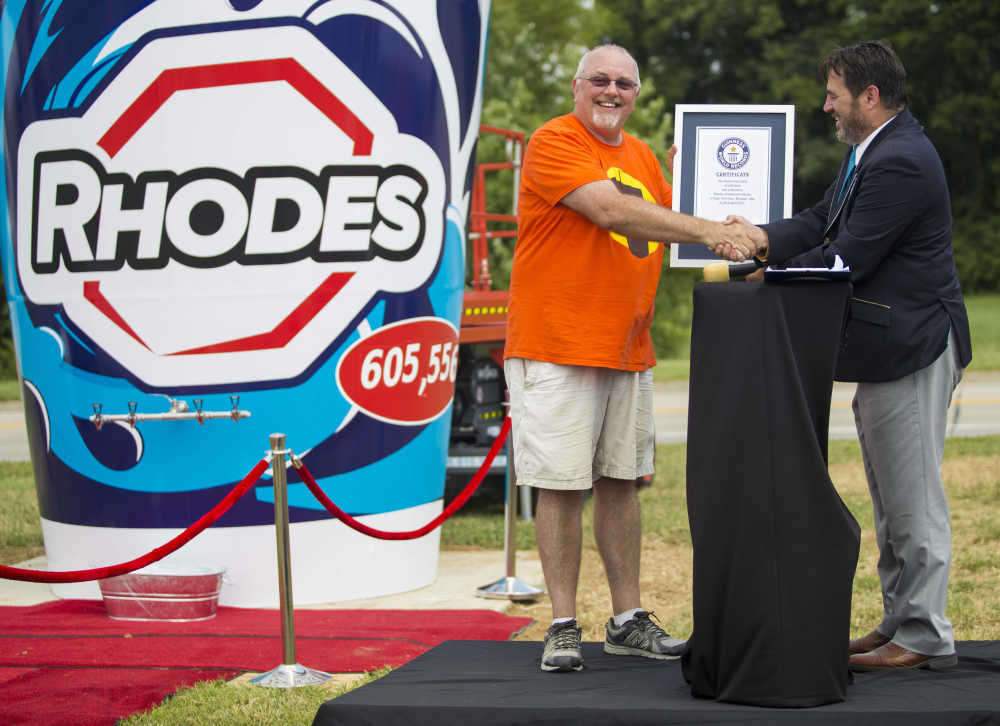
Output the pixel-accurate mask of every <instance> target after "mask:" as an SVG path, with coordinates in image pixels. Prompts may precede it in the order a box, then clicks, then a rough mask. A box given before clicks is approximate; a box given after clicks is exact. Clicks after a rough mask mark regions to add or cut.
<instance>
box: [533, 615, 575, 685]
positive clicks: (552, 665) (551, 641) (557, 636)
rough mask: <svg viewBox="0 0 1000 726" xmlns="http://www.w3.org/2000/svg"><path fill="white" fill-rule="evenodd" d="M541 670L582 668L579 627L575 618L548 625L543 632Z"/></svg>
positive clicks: (563, 670)
mask: <svg viewBox="0 0 1000 726" xmlns="http://www.w3.org/2000/svg"><path fill="white" fill-rule="evenodd" d="M542 670H543V671H549V672H553V671H557V672H559V673H566V672H568V671H579V670H583V654H582V653H580V628H579V627H578V626H577V624H576V620H570V621H568V622H565V623H556V624H554V625H552V626H550V627H549V629H548V632H546V633H545V650H543V651H542Z"/></svg>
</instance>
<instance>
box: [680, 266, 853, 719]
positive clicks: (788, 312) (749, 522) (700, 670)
mask: <svg viewBox="0 0 1000 726" xmlns="http://www.w3.org/2000/svg"><path fill="white" fill-rule="evenodd" d="M849 291H850V283H848V282H793V283H788V284H767V283H698V284H697V285H696V286H695V290H694V317H693V321H692V331H691V377H690V395H689V403H688V411H689V413H688V443H687V498H688V517H689V519H690V524H691V539H692V543H693V546H694V603H693V608H694V632H693V634H692V636H691V639H690V649H689V652H688V653H687V654H686V655H685V656H684V660H683V672H684V677H685V678H686V679H687V681H688V683H690V684H691V691H692V693H693V694H694V695H695V696H699V697H705V698H714V699H717V700H720V701H728V702H732V703H743V704H752V705H758V706H771V707H806V706H817V705H820V704H824V703H832V702H836V701H843V700H844V698H845V697H846V692H847V680H848V669H847V660H848V654H847V642H848V639H849V637H850V615H851V590H852V584H853V578H854V571H855V568H856V567H857V562H858V551H859V547H860V541H861V540H860V528H859V526H858V523H857V521H856V520H855V519H854V517H853V516H852V515H851V513H850V512H849V511H848V510H847V507H846V506H845V505H844V503H843V501H841V499H840V496H839V495H838V494H837V491H836V490H835V489H834V487H833V483H832V482H831V481H830V476H829V473H828V471H827V437H828V433H829V416H830V397H831V394H832V391H833V371H834V364H835V362H836V356H837V351H838V348H839V344H840V334H841V329H842V325H843V319H844V311H845V306H846V303H847V298H848V295H849Z"/></svg>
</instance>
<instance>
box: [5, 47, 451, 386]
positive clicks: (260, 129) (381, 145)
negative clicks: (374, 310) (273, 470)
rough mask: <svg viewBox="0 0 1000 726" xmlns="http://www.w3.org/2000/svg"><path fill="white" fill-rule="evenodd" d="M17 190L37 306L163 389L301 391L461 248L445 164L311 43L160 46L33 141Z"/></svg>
mask: <svg viewBox="0 0 1000 726" xmlns="http://www.w3.org/2000/svg"><path fill="white" fill-rule="evenodd" d="M17 190H18V193H17V226H18V228H17V262H18V273H19V275H20V280H21V283H22V286H23V289H24V293H25V296H26V297H27V298H28V299H29V300H30V301H31V302H33V303H36V304H40V305H60V304H61V305H62V306H63V307H64V310H65V313H66V315H67V316H68V317H69V318H70V320H71V321H72V322H73V323H74V324H75V325H76V326H78V327H79V329H80V330H82V331H83V332H84V333H85V334H86V335H87V336H89V337H90V338H91V339H92V340H94V341H95V342H96V343H97V344H98V345H100V346H101V347H102V348H104V349H105V350H106V351H108V352H109V353H110V354H111V355H113V356H114V357H115V358H116V359H117V360H118V361H119V362H121V363H122V364H123V365H124V366H125V367H126V368H128V369H129V370H130V371H131V372H132V373H133V375H135V376H137V377H138V378H139V379H141V380H143V381H145V382H146V383H147V384H149V385H151V386H178V387H179V386H198V385H217V384H239V383H246V382H253V381H267V380H279V379H287V378H291V377H294V376H296V375H298V374H299V373H301V372H302V371H303V370H304V369H305V368H307V367H308V366H309V365H310V364H311V363H312V362H313V361H314V360H315V359H316V357H317V356H318V355H319V354H320V353H321V352H322V351H323V350H325V349H326V348H327V347H328V346H329V344H330V342H331V341H332V340H333V339H334V338H335V337H337V336H338V335H339V334H340V333H341V332H343V331H344V330H345V328H346V327H347V326H348V325H349V324H350V322H351V321H352V320H353V319H354V318H355V317H356V316H357V314H358V313H359V312H360V311H361V310H362V309H363V308H364V307H365V305H366V304H367V303H368V301H369V300H371V298H372V296H373V295H375V294H377V293H379V292H380V291H385V292H390V293H402V292H407V291H410V290H414V289H416V288H418V287H420V286H422V285H423V284H424V283H426V281H427V280H428V278H429V277H430V275H431V274H432V272H433V270H434V267H435V264H436V262H437V259H438V256H439V253H440V250H441V244H442V239H443V228H442V227H443V212H444V206H445V189H444V172H443V170H442V168H441V164H440V161H439V160H438V158H437V156H436V155H435V154H434V152H433V151H432V150H431V149H430V147H429V146H427V144H425V143H424V142H423V141H421V140H420V139H417V138H415V137H412V136H408V135H405V134H401V133H400V132H399V131H398V129H397V127H396V123H395V120H394V119H393V117H392V115H391V114H390V113H389V112H388V111H387V110H386V108H385V107H384V105H383V104H382V103H381V102H380V101H379V100H378V98H376V97H375V96H374V95H373V94H372V93H371V92H370V91H369V90H368V89H367V87H365V86H364V84H363V83H361V81H360V80H358V78H357V77H356V76H355V75H354V74H353V73H352V72H351V71H350V70H349V69H348V68H347V67H346V66H344V65H343V64H342V63H341V62H340V61H339V60H338V59H337V58H336V57H335V56H334V55H333V54H332V53H331V52H330V51H329V49H327V48H326V47H324V46H323V45H322V44H321V43H319V42H318V41H317V40H316V39H315V38H314V37H313V36H312V35H311V34H310V33H308V32H307V31H305V30H303V29H301V28H296V27H284V28H261V29H254V30H239V31H226V32H219V33H208V34H203V35H195V36H185V37H180V38H163V39H158V40H155V41H153V42H152V43H150V44H149V45H147V46H145V47H144V48H143V49H142V50H141V51H140V52H139V53H138V54H136V56H135V57H134V59H133V60H132V61H131V62H130V63H129V65H128V66H127V67H126V68H124V69H123V70H122V71H121V73H120V74H119V75H118V76H117V77H116V78H115V79H114V80H113V81H112V82H111V83H110V84H109V85H108V87H107V88H106V90H105V91H104V92H103V93H102V94H101V96H100V97H99V98H98V99H96V100H95V101H94V103H93V104H92V105H91V107H90V108H89V109H88V110H87V111H86V112H85V114H84V115H83V116H82V117H80V118H65V119H52V120H44V121H39V122H36V123H34V124H32V125H31V126H29V127H28V128H27V129H26V130H25V132H24V134H23V135H22V137H21V140H20V144H19V154H18V183H17Z"/></svg>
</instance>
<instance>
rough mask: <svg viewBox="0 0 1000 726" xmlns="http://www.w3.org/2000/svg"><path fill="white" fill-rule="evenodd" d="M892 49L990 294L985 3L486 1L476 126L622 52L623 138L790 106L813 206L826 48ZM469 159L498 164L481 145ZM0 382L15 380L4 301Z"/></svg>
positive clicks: (674, 275) (536, 121)
mask: <svg viewBox="0 0 1000 726" xmlns="http://www.w3.org/2000/svg"><path fill="white" fill-rule="evenodd" d="M872 39H881V40H887V41H889V42H890V43H891V44H892V46H893V47H894V48H895V49H896V51H897V53H898V54H899V56H900V58H901V59H902V60H903V64H904V65H905V66H906V69H907V74H908V91H909V105H910V109H911V110H912V112H913V114H914V115H915V116H916V117H917V119H919V120H920V121H921V122H922V123H923V124H924V125H925V127H926V131H927V135H928V136H929V137H930V139H931V141H933V143H934V144H935V146H936V147H937V149H938V151H939V152H940V154H941V158H942V160H943V162H944V165H945V171H946V173H947V176H948V182H949V187H950V190H951V201H952V210H953V217H954V238H955V251H956V261H957V264H958V268H959V278H960V280H961V282H962V286H963V289H964V290H965V291H966V292H976V291H995V290H998V289H1000V232H998V229H1000V153H998V149H1000V3H997V2H996V0H937V1H936V2H931V1H929V0H877V1H876V0H861V1H850V0H809V1H808V2H806V1H804V0H686V1H685V2H683V3H677V2H670V3H664V2H662V1H661V0H630V1H626V2H622V1H621V0H545V2H539V0H493V2H492V8H491V13H490V33H489V45H488V51H487V62H486V72H485V77H484V92H483V114H482V122H483V123H484V124H489V125H493V126H500V127H503V128H509V129H514V130H518V131H522V132H525V133H527V134H529V135H530V133H531V132H532V131H533V130H534V129H536V128H537V127H538V126H540V125H541V124H542V123H544V122H545V121H546V120H548V119H549V118H552V117H553V116H557V115H559V114H562V113H566V112H568V111H569V110H570V109H571V108H572V95H571V92H570V82H571V80H572V77H573V73H574V71H575V70H576V64H577V61H578V60H579V58H580V55H581V53H582V52H583V51H584V50H585V49H586V48H588V47H592V46H594V45H597V44H599V43H606V42H613V43H618V44H619V45H622V46H624V47H626V48H628V49H629V50H630V51H631V52H632V54H633V55H634V56H635V58H636V60H637V61H638V63H639V68H640V72H641V76H642V93H641V96H640V98H639V100H638V103H637V106H636V112H635V113H634V114H633V116H632V119H631V120H630V122H629V125H628V130H629V131H630V132H631V133H633V134H635V135H636V136H638V137H639V138H641V139H643V140H644V141H646V142H647V143H648V144H649V145H650V146H651V147H652V148H653V150H654V151H655V152H656V153H657V155H658V156H659V157H660V158H661V159H662V158H663V156H664V154H665V153H666V151H667V149H669V147H670V145H671V143H672V141H673V133H674V128H673V108H674V105H675V104H678V103H718V104H725V103H752V104H765V103H766V104H793V105H794V106H795V120H796V127H795V159H794V186H793V207H794V209H795V210H796V211H798V210H799V209H802V208H804V207H806V206H808V205H810V204H812V203H814V202H815V201H816V200H817V199H819V198H820V196H821V195H822V194H823V191H824V190H825V189H826V186H827V185H828V184H829V183H830V180H831V179H832V178H833V176H834V175H835V174H836V172H837V169H838V168H839V165H840V161H841V159H842V157H843V154H844V147H843V146H842V145H840V144H838V143H837V142H836V141H835V140H834V138H833V123H832V122H831V120H830V118H829V117H828V116H827V115H826V114H825V113H823V110H822V105H823V82H824V81H823V79H821V78H820V76H819V71H818V65H819V61H820V60H821V58H822V57H823V56H824V55H825V54H826V52H827V51H828V50H830V49H832V48H834V47H837V46H843V45H850V44H853V43H856V42H859V41H862V40H872ZM479 155H480V158H481V159H483V160H495V159H496V158H498V156H502V150H501V149H500V142H499V140H496V139H489V138H484V139H483V140H482V141H481V143H480V148H479ZM511 186H512V185H511V184H510V179H509V178H506V179H505V178H503V175H502V174H501V175H498V177H497V178H494V179H492V180H491V181H490V188H489V193H488V199H489V203H490V207H491V210H492V211H501V212H506V211H509V210H510V208H511V205H512V199H511V194H512V192H511ZM511 255H512V246H511V243H510V241H508V240H503V239H497V240H493V241H492V243H491V249H490V257H491V265H492V272H493V277H494V279H495V280H496V281H497V284H498V286H500V287H504V286H506V284H507V282H508V280H509V270H510V261H511ZM699 277H700V276H699V274H698V273H697V271H691V270H677V269H674V270H667V271H665V274H664V275H663V280H662V282H661V285H660V291H659V294H658V296H657V316H656V322H655V325H654V331H653V333H654V341H655V343H656V347H657V352H658V353H659V354H660V355H669V354H670V353H671V352H672V351H674V350H676V348H677V347H678V345H680V344H681V343H682V342H683V339H684V337H685V336H686V335H687V334H688V325H689V321H690V298H691V295H690V291H691V287H692V285H693V284H694V282H695V281H696V280H697V279H699ZM2 304H3V311H2V316H0V377H10V376H13V375H14V372H15V370H16V369H15V367H14V361H13V347H12V345H11V330H10V319H9V317H8V314H7V310H6V296H4V297H3V303H2Z"/></svg>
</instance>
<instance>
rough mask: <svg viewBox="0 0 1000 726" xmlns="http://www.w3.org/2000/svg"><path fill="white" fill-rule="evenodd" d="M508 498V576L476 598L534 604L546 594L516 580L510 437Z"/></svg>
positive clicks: (509, 443)
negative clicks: (527, 601) (530, 601)
mask: <svg viewBox="0 0 1000 726" xmlns="http://www.w3.org/2000/svg"><path fill="white" fill-rule="evenodd" d="M505 479H506V492H505V495H504V505H503V513H504V523H503V534H504V555H505V556H506V560H507V574H506V576H504V577H501V578H500V579H499V580H497V581H496V582H493V583H491V584H489V585H483V586H482V587H479V588H476V595H478V596H479V597H485V598H489V599H491V600H534V599H536V598H537V597H538V596H539V595H541V594H542V593H543V592H544V590H540V589H538V588H537V587H534V586H532V585H529V584H527V583H526V582H524V581H522V580H520V579H518V578H517V576H516V571H517V500H516V498H515V496H514V492H515V490H516V489H517V473H516V472H515V471H514V437H513V435H512V434H508V435H507V470H506V474H505Z"/></svg>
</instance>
